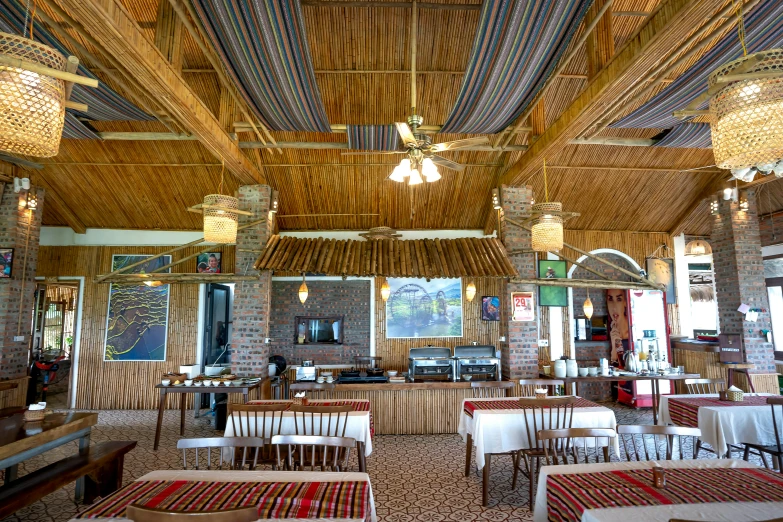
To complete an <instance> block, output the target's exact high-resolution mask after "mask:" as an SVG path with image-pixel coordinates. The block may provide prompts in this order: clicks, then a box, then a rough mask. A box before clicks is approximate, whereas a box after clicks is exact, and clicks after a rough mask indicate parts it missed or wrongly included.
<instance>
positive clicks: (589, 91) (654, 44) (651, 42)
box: [500, 0, 725, 185]
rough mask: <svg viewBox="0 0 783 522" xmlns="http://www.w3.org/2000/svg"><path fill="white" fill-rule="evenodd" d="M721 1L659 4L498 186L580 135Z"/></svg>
mask: <svg viewBox="0 0 783 522" xmlns="http://www.w3.org/2000/svg"><path fill="white" fill-rule="evenodd" d="M724 3H725V2H723V1H722V0H700V1H698V2H696V1H693V0H668V1H667V2H665V3H663V4H662V5H661V6H660V7H659V8H658V9H657V10H656V11H654V13H653V14H652V15H650V17H649V18H648V19H647V20H646V21H645V23H644V25H643V26H642V27H641V29H640V30H639V31H638V32H637V33H636V34H635V35H634V36H633V38H631V39H630V40H629V41H628V42H627V43H626V44H625V45H624V46H623V48H622V49H621V50H620V51H619V52H618V53H617V54H615V56H614V58H612V60H611V61H610V62H609V63H608V64H607V65H606V66H605V67H604V68H603V69H601V71H600V72H598V74H597V75H596V77H595V78H594V79H593V81H591V82H590V84H589V85H588V86H587V88H586V89H585V90H584V91H582V93H581V94H580V95H579V96H578V97H577V98H576V99H575V100H574V101H573V102H572V103H571V105H570V106H569V107H568V108H567V109H566V110H565V111H564V112H563V113H562V114H561V115H560V117H559V118H558V119H557V120H556V121H555V122H554V123H553V124H552V125H550V126H549V128H548V129H547V131H546V132H545V133H544V135H543V136H541V138H540V139H539V140H537V141H536V142H535V143H533V144H532V145H531V146H530V148H529V149H528V151H527V152H526V153H525V154H523V155H522V157H521V158H520V159H519V161H518V162H517V163H515V164H514V165H512V166H511V167H510V168H508V169H507V170H506V172H505V173H504V174H503V175H502V176H501V183H500V184H505V185H516V184H519V183H520V182H522V181H523V180H524V179H526V178H528V177H529V176H530V175H531V174H532V173H533V172H535V171H537V170H538V169H539V168H541V163H542V161H543V158H545V157H547V156H550V157H551V156H553V155H554V154H555V153H556V152H558V151H560V150H562V149H563V148H564V147H565V146H566V145H568V143H569V141H570V140H572V139H574V138H576V137H578V136H579V135H580V134H581V133H583V132H584V131H586V130H587V129H588V128H589V127H590V125H592V124H593V122H595V121H596V120H598V119H599V118H600V117H601V116H602V115H603V113H604V110H605V108H606V106H607V105H608V104H610V103H611V101H612V100H614V99H616V98H617V97H619V96H621V95H622V94H623V93H624V92H626V91H627V90H629V89H631V88H633V87H634V86H635V85H637V84H638V83H639V81H640V79H643V78H646V77H647V74H648V73H649V71H651V70H653V69H654V68H655V67H656V65H657V64H658V63H660V61H661V60H664V59H665V58H666V57H668V56H669V55H670V54H671V53H672V52H673V51H675V50H676V49H677V48H678V45H679V44H680V42H681V40H683V39H684V37H685V36H686V35H688V34H690V33H691V32H692V31H693V28H694V27H699V26H701V25H702V24H703V23H704V19H705V18H706V17H707V16H710V15H711V14H712V13H714V12H716V11H717V10H718V9H720V8H721V7H722V6H723V4H724Z"/></svg>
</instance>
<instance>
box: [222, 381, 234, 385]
mask: <svg viewBox="0 0 783 522" xmlns="http://www.w3.org/2000/svg"><path fill="white" fill-rule="evenodd" d="M223 384H225V385H226V386H232V385H233V384H234V381H223Z"/></svg>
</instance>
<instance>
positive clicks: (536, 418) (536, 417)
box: [511, 396, 576, 511]
mask: <svg viewBox="0 0 783 522" xmlns="http://www.w3.org/2000/svg"><path fill="white" fill-rule="evenodd" d="M575 402H576V397H572V396H570V397H553V398H550V399H519V405H520V406H521V407H522V408H524V409H526V410H530V415H528V414H527V413H525V435H526V436H527V443H528V444H527V448H526V449H521V450H518V451H516V452H515V453H514V456H513V459H514V476H513V479H512V480H511V489H516V487H517V476H518V473H519V472H520V471H522V474H523V475H525V476H526V477H527V478H528V481H529V482H530V491H529V502H530V510H531V511H532V510H533V494H534V492H535V490H536V489H535V481H536V476H537V475H538V472H539V471H540V469H541V459H543V458H546V454H545V453H544V448H543V446H542V444H541V441H540V439H539V438H538V433H539V431H540V430H544V429H561V428H570V427H571V423H572V422H573V420H574V403H575ZM545 409H546V411H545ZM531 418H532V423H531ZM545 419H548V421H545ZM521 461H524V463H525V467H524V469H522V468H521V467H520V462H521Z"/></svg>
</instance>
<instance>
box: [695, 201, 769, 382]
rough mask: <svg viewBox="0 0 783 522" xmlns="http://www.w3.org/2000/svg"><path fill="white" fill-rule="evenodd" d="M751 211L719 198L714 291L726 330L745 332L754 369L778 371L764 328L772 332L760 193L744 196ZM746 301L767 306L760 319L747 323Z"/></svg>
mask: <svg viewBox="0 0 783 522" xmlns="http://www.w3.org/2000/svg"><path fill="white" fill-rule="evenodd" d="M744 197H745V198H747V201H748V210H747V212H744V211H742V210H740V205H739V203H734V202H733V201H724V200H723V198H719V201H720V203H719V205H718V213H717V214H716V215H715V216H714V219H713V222H712V236H711V241H710V243H711V245H712V259H713V263H714V266H715V289H716V291H717V299H718V319H719V323H720V331H721V333H727V334H729V333H732V334H741V336H742V342H743V344H744V346H745V352H746V354H747V359H748V362H749V363H753V364H754V365H755V367H754V368H753V370H751V372H753V373H774V372H775V361H774V348H773V346H772V344H771V343H768V342H767V339H766V337H764V336H763V335H762V334H761V330H770V329H771V326H770V316H769V301H768V298H767V287H766V284H765V282H764V265H763V262H762V258H761V239H760V237H759V220H758V213H757V208H756V194H755V192H754V191H753V190H748V191H747V192H746V193H745V195H744ZM741 303H745V304H747V305H748V306H750V307H751V308H758V309H763V310H766V311H765V312H761V313H759V318H758V321H756V322H748V321H745V316H743V315H742V314H741V313H739V312H738V311H737V308H739V306H740V304H741Z"/></svg>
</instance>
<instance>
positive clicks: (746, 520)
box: [533, 459, 783, 522]
mask: <svg viewBox="0 0 783 522" xmlns="http://www.w3.org/2000/svg"><path fill="white" fill-rule="evenodd" d="M653 467H662V468H664V475H665V478H666V485H665V487H663V488H656V487H655V486H654V484H653V469H652V468H653ZM781 513H783V475H781V474H780V473H778V472H775V471H771V470H767V469H763V468H760V467H758V466H756V465H755V464H752V463H750V462H745V461H744V460H725V459H724V460H717V459H709V460H666V461H642V462H608V463H597V464H571V465H560V466H544V467H542V468H541V473H540V475H539V480H538V487H537V490H536V503H535V508H534V510H533V521H534V522H550V521H552V522H577V521H579V522H627V521H629V520H632V521H633V522H657V521H660V520H670V519H673V518H677V519H686V520H710V521H714V522H718V521H726V522H750V521H760V520H770V519H773V518H776V517H780V515H781Z"/></svg>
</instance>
